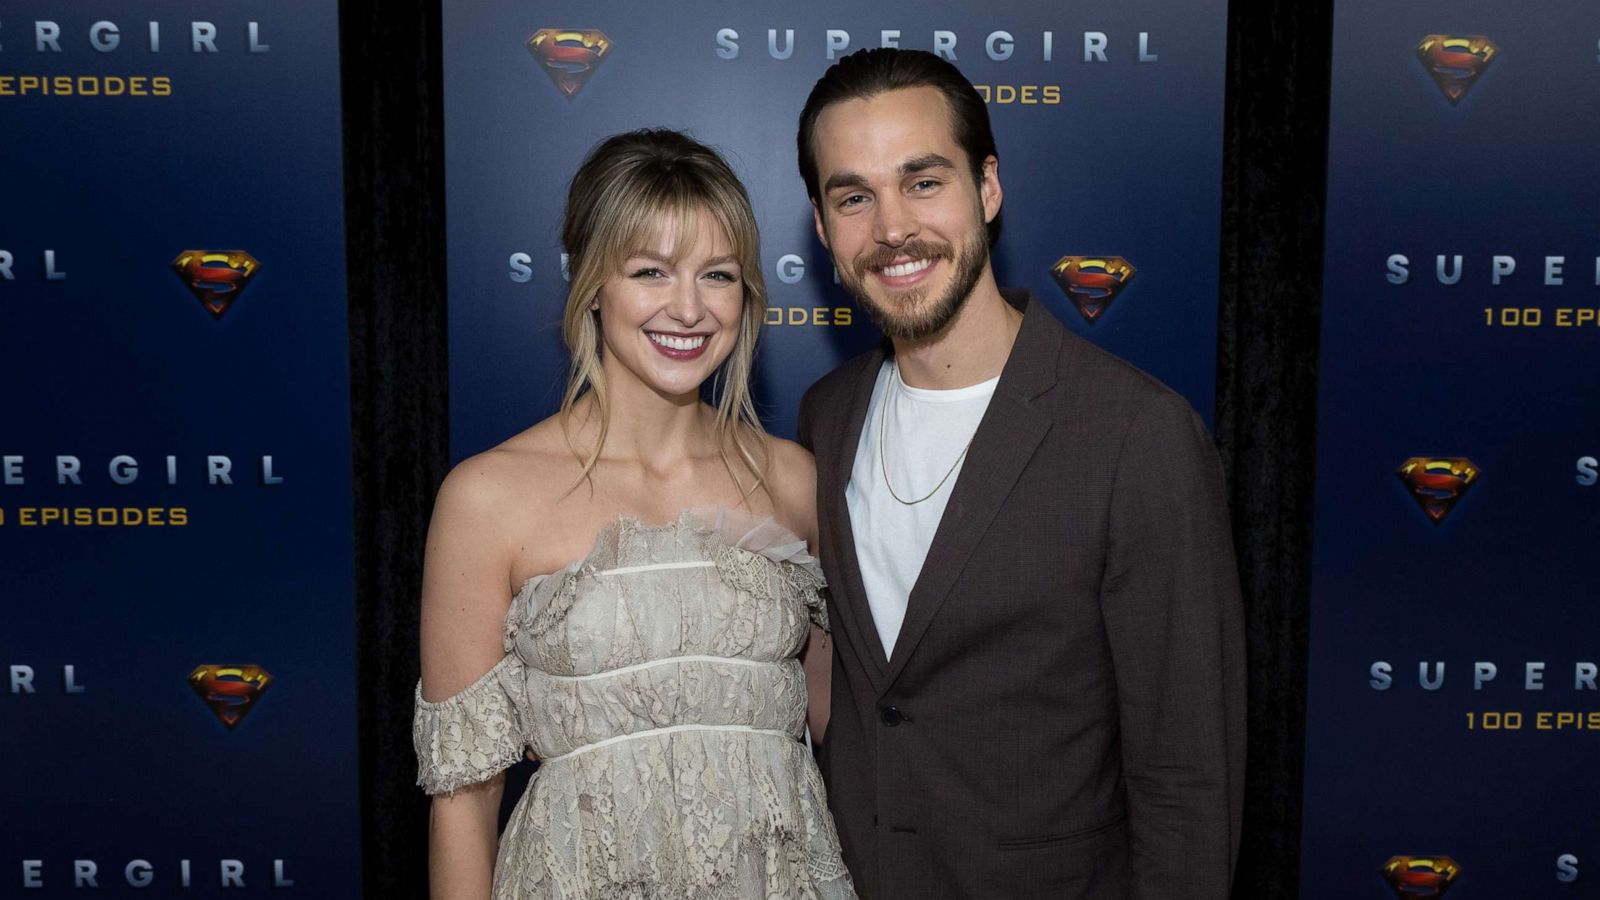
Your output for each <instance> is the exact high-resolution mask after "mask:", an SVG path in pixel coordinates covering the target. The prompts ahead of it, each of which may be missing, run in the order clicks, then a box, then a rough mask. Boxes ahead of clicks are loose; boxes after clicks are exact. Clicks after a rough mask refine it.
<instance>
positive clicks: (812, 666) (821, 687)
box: [800, 625, 833, 745]
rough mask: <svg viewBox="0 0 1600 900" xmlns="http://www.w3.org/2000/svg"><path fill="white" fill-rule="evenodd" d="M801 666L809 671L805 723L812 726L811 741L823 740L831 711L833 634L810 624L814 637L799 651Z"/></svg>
mask: <svg viewBox="0 0 1600 900" xmlns="http://www.w3.org/2000/svg"><path fill="white" fill-rule="evenodd" d="M800 665H801V667H802V668H804V669H805V672H806V724H807V725H809V726H811V743H812V744H813V745H816V744H820V743H822V740H823V738H824V737H825V736H826V734H827V732H828V711H829V710H830V709H831V708H832V707H831V704H830V700H831V697H832V694H833V636H832V635H830V634H828V633H827V632H826V631H823V630H822V629H821V628H818V627H817V626H815V625H813V626H811V638H810V639H809V640H807V641H806V648H805V649H804V650H802V651H800Z"/></svg>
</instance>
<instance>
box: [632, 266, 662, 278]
mask: <svg viewBox="0 0 1600 900" xmlns="http://www.w3.org/2000/svg"><path fill="white" fill-rule="evenodd" d="M629 277H631V278H642V279H646V280H649V279H653V278H665V277H666V273H665V272H662V271H661V270H660V269H658V268H656V267H655V266H649V267H647V268H643V269H640V270H638V271H637V272H634V273H633V275H631V276H629Z"/></svg>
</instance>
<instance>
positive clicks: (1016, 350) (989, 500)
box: [845, 299, 1061, 690]
mask: <svg viewBox="0 0 1600 900" xmlns="http://www.w3.org/2000/svg"><path fill="white" fill-rule="evenodd" d="M1060 351H1061V325H1060V324H1059V323H1058V322H1056V321H1055V320H1054V319H1053V318H1051V316H1050V313H1049V312H1048V311H1047V310H1045V308H1044V306H1043V305H1042V304H1040V303H1039V302H1038V301H1035V300H1031V299H1030V300H1029V301H1028V305H1027V306H1026V308H1025V309H1024V313H1023V319H1022V328H1021V330H1019V331H1018V332H1017V339H1016V342H1015V343H1014V344H1013V345H1012V348H1011V356H1010V358H1009V359H1007V360H1006V365H1005V368H1004V369H1003V370H1002V371H1001V373H1000V382H999V383H998V384H997V385H995V391H994V397H993V399H991V400H990V401H989V409H988V411H987V412H985V413H984V415H983V420H982V421H981V422H979V423H978V430H977V432H976V433H975V434H974V435H973V438H972V449H971V450H969V451H968V452H967V459H966V461H965V462H964V463H962V466H961V474H960V475H958V476H957V477H956V484H955V487H954V488H953V489H952V490H951V492H950V501H949V503H947V504H946V505H945V509H944V516H943V517H942V518H940V520H939V527H938V529H937V530H936V531H935V532H934V534H933V543H932V544H930V545H929V547H928V556H927V560H926V561H925V562H924V563H923V564H922V572H921V574H919V575H918V576H917V583H916V585H915V586H913V587H912V589H911V596H910V598H909V599H908V601H907V604H906V617H905V622H904V623H903V624H902V625H901V626H900V635H899V637H897V638H896V639H895V645H894V656H893V658H891V659H890V660H889V662H888V672H887V674H886V676H885V678H884V681H883V683H882V684H881V685H880V686H879V687H880V690H887V689H888V688H889V687H891V686H892V685H893V684H894V682H895V679H897V678H899V677H900V672H901V670H903V669H904V668H905V665H906V660H908V659H909V658H910V657H911V655H912V654H913V653H914V652H915V651H916V649H917V644H918V643H919V642H920V641H921V640H922V636H923V634H924V633H926V632H927V630H928V625H929V623H931V622H932V621H933V617H934V614H935V613H937V612H938V611H939V607H941V606H943V605H944V602H945V600H946V598H948V597H949V595H950V590H951V588H952V587H954V585H955V581H956V579H957V578H958V577H959V576H960V575H961V571H962V569H964V568H965V567H966V565H967V561H968V560H969V559H970V558H971V557H972V553H973V551H974V550H975V549H976V548H977V546H978V542H979V540H980V539H981V538H982V537H983V535H984V533H985V532H986V531H988V529H989V525H990V523H992V522H993V521H994V518H995V516H996V515H997V514H998V513H999V512H1000V507H1001V506H1003V505H1004V504H1005V501H1006V497H1007V496H1008V495H1010V493H1011V489H1012V487H1013V486H1014V485H1015V484H1016V483H1017V479H1018V478H1020V477H1021V476H1022V472H1023V470H1024V469H1025V468H1026V467H1027V465H1028V460H1030V459H1032V458H1033V454H1034V451H1035V450H1037V449H1038V447H1039V443H1040V442H1041V441H1043V440H1044V436H1045V434H1046V433H1047V432H1048V431H1049V430H1050V425H1051V417H1050V416H1049V415H1048V414H1047V413H1045V412H1043V411H1040V410H1038V409H1035V408H1034V407H1033V405H1032V403H1033V400H1034V399H1035V398H1037V397H1038V396H1039V395H1040V394H1043V393H1044V392H1045V391H1048V390H1049V389H1050V388H1052V387H1054V386H1055V383H1056V366H1057V362H1058V359H1059V356H1060ZM869 393H870V391H869ZM860 432H861V428H860V425H859V423H858V424H857V426H856V430H855V433H856V435H857V437H858V438H859V435H860ZM851 448H852V451H853V449H854V444H851ZM845 518H846V519H848V518H849V516H848V515H847V516H845ZM850 552H851V557H850V565H851V568H850V571H851V572H852V573H856V576H857V580H858V581H859V580H860V576H859V572H858V570H857V569H856V568H855V550H854V544H853V542H852V546H851V551H850ZM867 621H868V622H869V623H870V622H871V615H870V613H869V614H868V615H867ZM873 633H874V637H876V630H874V632H873ZM879 652H880V653H881V652H882V650H881V649H880V650H879Z"/></svg>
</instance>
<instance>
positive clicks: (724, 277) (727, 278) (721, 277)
mask: <svg viewBox="0 0 1600 900" xmlns="http://www.w3.org/2000/svg"><path fill="white" fill-rule="evenodd" d="M706 277H707V278H710V279H712V280H714V281H724V282H727V283H729V284H732V283H733V282H735V281H738V280H739V276H737V275H735V274H733V273H732V272H723V271H716V272H707V273H706Z"/></svg>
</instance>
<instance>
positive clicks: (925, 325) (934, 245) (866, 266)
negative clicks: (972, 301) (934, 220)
mask: <svg viewBox="0 0 1600 900" xmlns="http://www.w3.org/2000/svg"><path fill="white" fill-rule="evenodd" d="M905 256H909V257H911V258H912V259H939V260H944V261H946V262H951V263H953V264H954V265H955V272H954V273H953V274H952V275H951V277H950V283H949V285H948V286H947V287H946V288H945V290H944V293H942V294H940V295H939V297H938V298H936V299H935V300H934V301H933V302H931V303H929V302H927V297H926V295H927V290H926V289H925V288H921V287H917V288H912V289H911V290H906V291H893V292H891V297H892V299H891V300H890V301H889V303H890V304H891V305H888V306H886V305H883V304H880V303H879V302H878V301H877V300H874V299H873V298H872V297H871V296H869V295H868V293H867V279H868V278H870V277H872V273H873V272H874V271H875V270H877V269H881V268H883V267H884V266H887V265H890V264H891V263H893V262H894V260H895V259H896V258H897V257H905ZM988 261H989V242H988V240H987V239H986V237H985V235H984V232H983V229H981V228H980V229H977V230H976V232H975V233H974V234H973V235H972V237H971V238H970V239H969V240H967V242H966V243H965V244H964V245H963V246H962V248H961V254H960V256H957V255H956V254H955V253H954V251H953V249H952V248H951V246H950V245H949V244H947V243H944V242H943V241H939V242H932V241H923V240H919V239H916V238H913V239H911V240H909V241H906V242H905V243H904V244H902V245H900V246H899V247H880V248H878V249H877V250H875V251H873V252H871V253H868V254H867V255H865V256H861V257H857V258H856V260H855V262H854V264H853V265H851V266H849V267H847V268H848V269H849V270H850V271H848V272H847V271H846V270H845V269H840V270H839V281H840V283H842V284H843V285H844V288H845V290H847V291H849V292H850V293H851V294H852V295H854V296H855V298H856V299H857V300H859V301H860V302H861V305H862V307H864V308H865V309H866V311H867V316H868V317H869V318H871V319H872V322H873V324H874V325H877V326H878V329H879V330H880V331H882V332H883V333H884V334H885V335H887V336H888V337H890V338H897V339H899V340H907V341H912V340H918V339H920V338H925V337H928V336H929V335H933V334H937V333H939V332H940V331H941V330H943V329H944V327H945V326H946V325H949V324H950V321H951V320H952V319H954V318H955V317H956V313H958V312H960V311H961V307H962V306H963V305H964V304H965V303H966V302H967V298H968V297H970V296H971V295H972V289H973V288H974V287H976V286H977V284H978V276H979V275H981V274H982V273H983V267H984V264H985V263H987V262H988Z"/></svg>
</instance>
